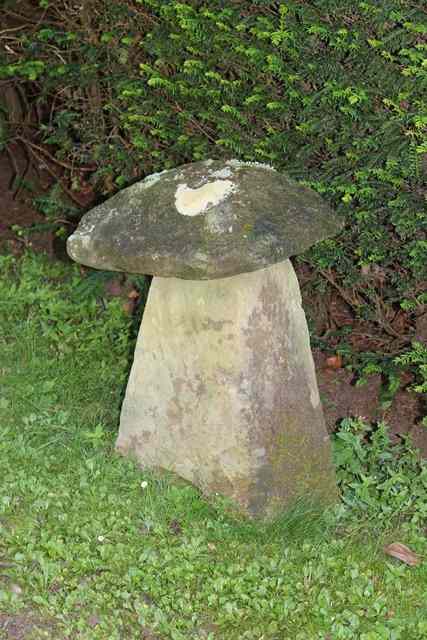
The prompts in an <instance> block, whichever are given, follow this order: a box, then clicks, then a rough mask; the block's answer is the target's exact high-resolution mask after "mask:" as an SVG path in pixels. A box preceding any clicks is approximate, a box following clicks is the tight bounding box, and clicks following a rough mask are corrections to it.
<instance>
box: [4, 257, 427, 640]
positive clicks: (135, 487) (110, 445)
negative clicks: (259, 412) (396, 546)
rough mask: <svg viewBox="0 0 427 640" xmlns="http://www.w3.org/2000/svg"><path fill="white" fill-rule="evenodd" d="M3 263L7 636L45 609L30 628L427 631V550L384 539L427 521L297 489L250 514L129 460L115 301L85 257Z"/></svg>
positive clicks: (286, 637) (185, 633)
mask: <svg viewBox="0 0 427 640" xmlns="http://www.w3.org/2000/svg"><path fill="white" fill-rule="evenodd" d="M0 269H1V274H2V277H1V280H0V294H1V296H0V436H1V438H0V470H1V475H0V639H1V640H3V638H13V637H16V638H17V637H18V635H16V636H13V635H7V633H8V632H7V630H5V628H3V630H2V626H1V624H2V622H1V621H2V620H5V619H6V618H5V616H8V620H10V619H12V617H13V616H15V619H22V617H24V616H25V617H26V620H27V622H28V620H30V619H35V620H38V621H43V624H41V623H40V624H38V625H37V624H34V625H29V626H28V629H29V630H28V631H27V635H26V636H25V637H26V638H28V639H29V638H42V637H46V638H52V639H53V638H54V639H55V640H58V639H62V638H64V639H65V638H70V639H72V638H79V639H85V640H86V639H87V640H92V639H94V640H95V639H108V640H110V639H111V640H115V639H119V638H123V639H124V638H126V639H127V640H128V639H133V638H135V639H137V638H138V639H140V640H141V639H145V640H155V639H157V640H166V639H168V640H169V639H170V640H184V639H185V640H188V639H204V640H217V639H221V640H241V639H242V640H317V639H318V640H339V639H347V638H348V639H351V640H357V639H360V640H383V639H386V640H423V639H425V638H426V637H427V605H426V603H427V569H426V562H424V563H422V564H421V565H420V566H418V567H408V566H406V565H404V564H399V563H398V562H397V561H395V560H393V559H391V558H389V557H387V556H386V555H385V554H384V552H383V545H384V544H386V543H389V542H394V541H396V540H398V541H399V542H403V543H405V544H407V545H409V546H411V548H412V549H414V550H415V551H417V552H418V553H419V554H421V555H423V554H424V557H425V555H426V551H427V544H426V540H425V538H424V537H423V535H422V530H421V529H420V522H418V523H417V524H414V523H413V522H412V523H411V522H410V521H407V522H406V524H405V523H401V524H400V525H399V529H398V530H395V529H393V528H390V527H388V528H387V527H384V526H383V525H384V523H383V522H382V521H381V526H379V524H378V522H376V521H375V519H373V518H372V513H368V512H367V514H366V522H365V521H364V520H363V519H362V520H361V519H360V516H359V515H358V518H356V516H352V514H351V512H350V513H349V511H348V509H347V511H346V518H345V519H344V520H340V519H339V518H338V516H337V514H336V513H335V514H332V513H323V512H321V511H319V510H318V509H317V508H316V506H315V505H310V504H303V503H300V504H298V505H296V506H295V508H294V509H293V510H292V511H290V512H288V513H285V514H284V515H283V517H282V518H281V519H279V520H278V521H277V522H275V523H270V524H260V523H252V522H247V521H245V520H243V519H239V518H238V517H237V516H236V515H234V514H233V513H232V512H230V510H229V509H227V507H226V506H224V504H223V503H222V502H221V501H220V500H219V499H216V500H212V501H208V500H206V499H203V498H202V497H201V496H200V495H199V493H198V492H197V490H196V489H195V488H194V487H192V486H189V485H188V484H186V483H184V482H179V481H177V480H176V479H174V478H172V477H170V476H168V475H166V474H165V475H159V474H157V475H156V474H152V473H147V472H144V471H142V470H140V469H139V468H138V467H137V466H136V465H135V464H134V463H133V462H132V461H130V460H126V459H123V458H120V457H118V456H117V455H116V454H115V453H114V439H115V435H116V431H117V424H118V416H119V410H120V403H121V398H122V394H123V389H124V386H125V383H126V376H127V371H128V366H129V354H130V353H131V352H132V342H131V341H130V340H129V333H130V322H129V319H128V318H127V317H126V315H125V314H124V313H123V311H122V308H121V304H120V302H119V301H118V300H117V299H113V300H105V299H103V298H102V296H100V295H99V292H96V291H94V292H92V293H91V292H90V291H87V290H86V291H85V292H84V295H83V296H82V294H81V290H79V282H80V280H81V278H80V276H79V273H78V269H77V268H76V267H70V266H65V265H58V264H51V263H48V262H47V261H46V260H45V259H44V258H41V257H40V256H38V257H36V256H32V255H27V256H26V257H24V258H23V259H22V260H21V261H20V262H17V261H15V260H14V259H12V258H10V257H3V258H0ZM420 500H422V496H421V497H420ZM343 508H344V507H343ZM2 616H3V617H2ZM19 616H21V618H19ZM9 629H10V627H9Z"/></svg>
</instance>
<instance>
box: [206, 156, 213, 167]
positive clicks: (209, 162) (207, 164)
mask: <svg viewBox="0 0 427 640" xmlns="http://www.w3.org/2000/svg"><path fill="white" fill-rule="evenodd" d="M213 162H214V161H213V160H212V158H209V159H208V160H205V162H204V164H205V165H206V166H207V167H210V166H211V164H212V163H213Z"/></svg>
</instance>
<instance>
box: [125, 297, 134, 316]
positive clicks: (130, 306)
mask: <svg viewBox="0 0 427 640" xmlns="http://www.w3.org/2000/svg"><path fill="white" fill-rule="evenodd" d="M122 306H123V311H124V312H125V313H126V314H127V315H128V316H131V315H132V314H133V311H134V308H135V303H134V302H133V300H129V302H125V303H124V304H123V305H122Z"/></svg>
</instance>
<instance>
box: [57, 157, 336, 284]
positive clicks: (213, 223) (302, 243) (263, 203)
mask: <svg viewBox="0 0 427 640" xmlns="http://www.w3.org/2000/svg"><path fill="white" fill-rule="evenodd" d="M341 226H342V223H341V220H340V219H339V218H337V216H335V215H334V213H333V212H332V211H331V209H330V207H329V206H328V204H327V203H326V202H324V201H323V200H322V199H321V198H320V196H319V195H318V194H317V193H316V192H315V191H313V190H311V189H308V188H307V187H304V186H302V185H300V184H298V183H297V182H295V181H294V180H291V179H290V178H289V177H288V176H286V175H285V174H283V173H279V172H278V171H275V170H274V169H273V168H272V167H270V166H268V165H265V164H260V163H256V162H255V163H254V162H241V161H239V160H226V161H218V160H217V161H214V160H204V161H202V162H195V163H192V164H187V165H182V166H180V167H177V168H176V169H171V170H168V171H163V172H161V173H158V174H152V175H150V176H148V177H147V178H146V179H145V180H142V181H140V182H137V183H135V184H133V185H132V186H130V187H128V188H126V189H123V190H122V191H120V192H119V193H117V194H115V195H114V196H113V197H112V198H110V199H109V200H107V201H106V202H103V203H102V204H100V205H98V206H97V207H95V208H94V209H92V210H91V211H89V212H88V213H86V214H85V215H84V216H83V218H82V220H81V222H80V224H79V226H78V228H77V230H76V231H75V232H74V233H73V235H72V236H70V238H69V239H68V242H67V249H68V252H69V254H70V256H71V257H72V258H73V259H74V260H76V261H77V262H80V263H82V264H85V265H87V266H89V267H95V268H96V269H106V270H111V271H125V272H128V273H143V274H152V275H155V276H162V277H177V278H184V279H189V280H209V279H213V278H225V277H227V276H234V275H237V274H239V273H246V272H248V271H255V270H257V269H262V268H265V267H268V266H269V265H271V264H275V263H277V262H282V261H283V260H286V259H287V258H289V257H290V256H293V255H296V254H298V253H302V252H303V251H305V250H306V249H308V248H309V247H311V245H313V244H314V243H316V242H318V241H319V240H323V239H324V238H328V237H330V236H333V235H335V234H336V233H337V232H338V231H339V229H340V228H341Z"/></svg>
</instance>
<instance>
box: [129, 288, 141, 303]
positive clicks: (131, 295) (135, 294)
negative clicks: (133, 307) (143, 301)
mask: <svg viewBox="0 0 427 640" xmlns="http://www.w3.org/2000/svg"><path fill="white" fill-rule="evenodd" d="M128 298H129V300H136V299H137V298H139V293H138V291H136V289H132V291H129V293H128Z"/></svg>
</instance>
